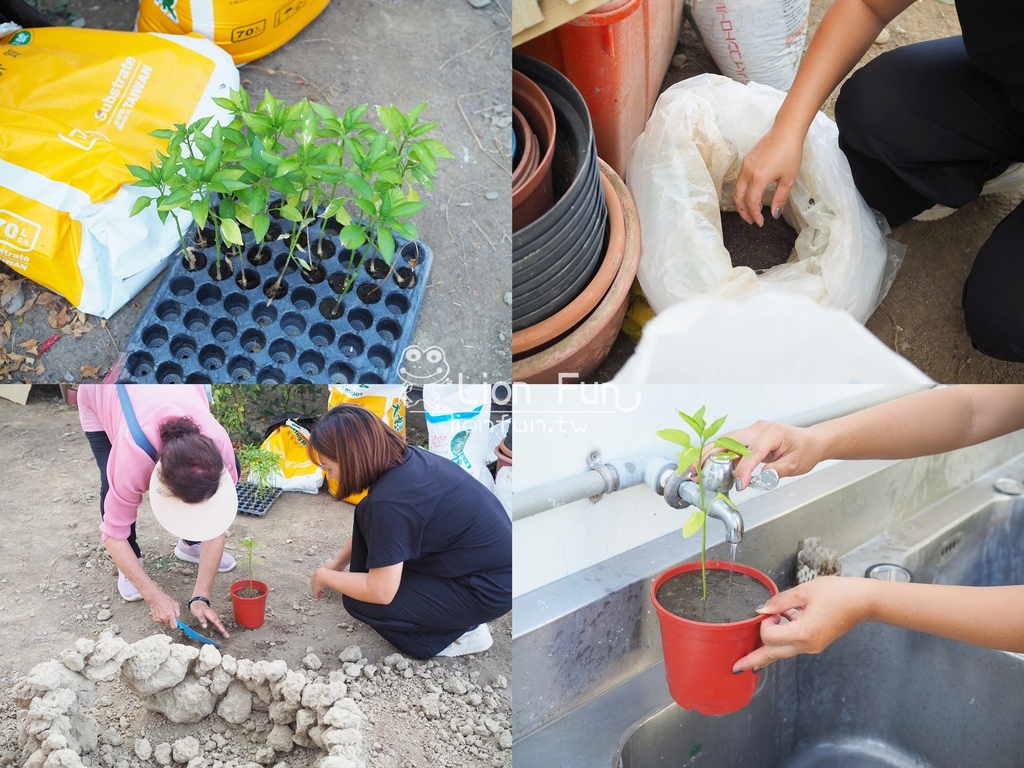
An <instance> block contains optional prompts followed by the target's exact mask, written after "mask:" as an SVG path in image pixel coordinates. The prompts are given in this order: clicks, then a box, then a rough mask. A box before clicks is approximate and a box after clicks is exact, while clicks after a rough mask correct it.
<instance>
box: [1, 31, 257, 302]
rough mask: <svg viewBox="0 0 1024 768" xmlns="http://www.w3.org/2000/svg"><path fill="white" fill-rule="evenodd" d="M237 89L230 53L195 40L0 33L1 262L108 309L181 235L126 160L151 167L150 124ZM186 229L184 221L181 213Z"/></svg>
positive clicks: (165, 123)
mask: <svg viewBox="0 0 1024 768" xmlns="http://www.w3.org/2000/svg"><path fill="white" fill-rule="evenodd" d="M232 88H238V70H237V69H235V67H234V65H233V64H232V62H231V57H229V56H228V55H227V54H225V53H224V52H223V51H221V50H220V49H219V48H217V47H216V46H215V45H213V44H212V43H210V42H208V41H206V40H203V39H202V38H199V37H191V36H190V37H183V36H177V37H168V36H165V35H140V34H137V33H134V32H111V31H106V30H97V29H76V28H71V27H46V28H38V29H22V30H18V31H16V32H13V33H11V34H7V35H3V36H0V125H2V126H3V129H2V140H0V259H2V260H3V261H4V263H6V264H7V265H8V266H10V267H11V268H12V269H14V270H15V271H16V272H18V273H19V274H21V275H24V276H25V277H27V278H29V279H30V280H33V281H35V282H37V283H39V284H40V285H43V286H45V287H46V288H49V289H51V290H53V291H55V292H57V293H59V294H60V295H62V296H64V297H65V298H66V299H67V300H68V301H70V302H71V303H72V304H73V305H75V306H76V307H77V308H78V309H80V310H82V311H83V312H87V313H90V314H95V315H99V316H100V317H110V316H111V315H112V314H114V312H116V311H117V310H118V309H120V308H121V307H122V306H123V305H124V304H125V303H126V302H127V301H128V300H129V299H131V298H132V297H133V296H135V294H136V293H138V292H139V291H140V290H141V289H142V288H144V287H145V286H146V284H147V283H148V282H149V281H150V280H151V279H152V278H153V277H154V276H155V275H156V274H157V273H158V272H159V271H160V270H161V269H162V268H163V266H164V265H165V263H166V260H167V258H168V257H169V256H170V255H171V253H172V251H173V250H174V249H175V247H176V246H177V243H178V235H177V230H176V229H175V227H174V223H173V222H172V221H170V220H168V222H167V224H166V225H164V224H162V223H161V222H160V219H159V217H158V216H157V213H156V209H155V207H150V208H148V209H146V210H145V211H143V212H142V213H141V214H139V215H137V216H130V213H131V210H132V206H133V205H134V203H135V201H136V200H137V199H138V198H139V197H141V196H143V195H144V193H146V192H148V191H149V190H144V189H141V188H138V187H132V186H129V185H130V184H131V182H133V181H135V178H134V177H133V176H132V175H131V173H129V172H128V169H127V167H126V165H127V164H133V165H141V166H143V167H149V164H150V163H151V162H153V161H155V160H156V152H157V149H163V148H164V147H165V146H166V141H164V140H161V139H156V138H154V137H152V136H150V135H149V133H150V132H151V131H153V130H156V129H158V128H169V127H171V126H173V125H174V124H175V123H189V122H192V121H193V120H196V119H198V118H200V117H204V116H207V115H215V116H217V117H218V119H222V120H223V121H224V122H227V116H226V113H225V112H224V110H222V109H221V108H220V107H217V106H216V105H214V103H213V101H212V99H213V98H214V97H218V96H227V95H228V92H229V90H230V89H232ZM179 220H181V224H182V227H183V228H184V227H187V226H188V225H189V224H190V223H191V220H190V219H188V218H186V217H182V216H180V214H179Z"/></svg>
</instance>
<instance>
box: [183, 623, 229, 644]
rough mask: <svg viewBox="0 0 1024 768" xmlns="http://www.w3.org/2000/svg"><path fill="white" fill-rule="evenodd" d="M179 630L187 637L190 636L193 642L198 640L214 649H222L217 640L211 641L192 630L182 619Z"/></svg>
mask: <svg viewBox="0 0 1024 768" xmlns="http://www.w3.org/2000/svg"><path fill="white" fill-rule="evenodd" d="M178 629H180V630H181V631H182V632H184V633H185V634H186V635H188V636H189V637H190V638H192V639H193V640H198V641H199V642H200V643H206V644H207V645H212V646H213V647H214V648H220V645H218V644H217V641H216V640H211V639H210V638H208V637H204V636H203V635H200V634H199V633H198V632H196V631H195V630H194V629H192V627H190V626H188V625H187V624H185V623H183V622H182V620H181V619H178Z"/></svg>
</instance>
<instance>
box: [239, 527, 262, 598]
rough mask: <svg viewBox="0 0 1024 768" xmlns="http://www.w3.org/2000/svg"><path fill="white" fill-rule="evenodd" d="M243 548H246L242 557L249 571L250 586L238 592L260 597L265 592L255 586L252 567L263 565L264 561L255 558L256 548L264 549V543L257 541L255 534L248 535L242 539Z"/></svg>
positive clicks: (247, 595) (243, 595)
mask: <svg viewBox="0 0 1024 768" xmlns="http://www.w3.org/2000/svg"><path fill="white" fill-rule="evenodd" d="M242 549H244V550H245V552H244V553H243V554H242V559H243V560H245V566H246V570H247V571H248V573H249V586H248V587H246V588H245V589H243V590H242V591H241V592H239V593H238V594H239V595H241V596H242V597H259V596H260V595H261V594H263V593H262V592H260V591H259V590H258V589H256V587H254V586H253V583H252V581H253V579H252V567H253V566H254V565H263V563H261V562H259V561H258V560H255V559H254V557H255V554H256V550H257V549H263V545H262V544H260V543H259V542H257V541H256V538H255V537H254V536H247V537H246V538H244V539H242Z"/></svg>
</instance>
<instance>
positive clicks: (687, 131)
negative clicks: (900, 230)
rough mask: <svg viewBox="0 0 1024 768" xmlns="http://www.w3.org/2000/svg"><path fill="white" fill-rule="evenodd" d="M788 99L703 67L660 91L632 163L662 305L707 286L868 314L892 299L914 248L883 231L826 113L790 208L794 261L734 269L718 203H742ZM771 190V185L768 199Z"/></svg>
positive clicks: (648, 281)
mask: <svg viewBox="0 0 1024 768" xmlns="http://www.w3.org/2000/svg"><path fill="white" fill-rule="evenodd" d="M784 97H785V94H783V93H782V92H781V91H777V90H775V89H774V88H770V87H768V86H766V85H760V84H757V83H750V84H749V85H740V84H739V83H737V82H734V81H733V80H730V79H729V78H727V77H722V76H720V75H710V74H706V75H698V76H697V77H694V78H690V79H689V80H684V81H683V82H680V83H676V84H675V85H673V86H672V87H670V88H668V89H667V90H666V91H665V92H664V93H663V94H662V95H661V96H660V98H659V99H658V102H657V104H656V105H655V107H654V113H653V114H652V115H651V117H650V119H649V120H648V121H647V126H646V128H645V129H644V132H643V133H642V134H641V135H640V136H639V137H638V138H637V140H636V141H635V142H634V143H633V146H632V148H631V150H630V157H629V163H628V167H627V171H626V180H627V183H628V186H629V189H630V192H631V193H632V194H633V199H634V200H635V201H636V207H637V211H638V212H639V215H640V226H641V231H642V232H643V245H642V250H641V255H640V266H639V268H638V270H637V278H638V279H639V281H640V285H641V287H642V288H643V291H644V295H645V296H646V297H647V300H648V301H649V302H650V305H651V307H652V308H653V309H654V311H655V312H661V311H662V310H664V309H665V308H667V307H669V306H671V305H673V304H675V303H677V302H680V301H683V300H684V299H688V298H691V297H693V296H698V295H702V294H717V295H721V296H724V297H727V298H737V299H738V298H743V297H746V296H750V295H753V294H755V293H757V292H759V291H787V292H791V293H798V294H801V295H804V296H806V297H808V298H810V299H813V300H814V301H816V302H817V303H819V304H820V305H822V306H825V307H831V308H835V309H843V310H846V311H847V312H849V313H850V314H852V315H853V316H854V317H856V318H857V319H858V320H860V321H861V322H865V321H866V320H867V319H868V318H869V317H870V316H871V313H872V312H874V310H875V309H876V308H877V307H878V305H879V304H880V303H881V301H882V299H883V298H884V297H885V293H886V291H887V290H888V289H889V286H890V285H891V283H892V280H893V278H894V277H895V276H896V270H897V269H898V268H899V264H900V262H901V261H902V257H903V252H904V250H905V248H902V247H900V246H899V245H898V244H896V243H892V242H887V241H886V239H885V238H884V237H883V234H882V230H881V229H880V227H879V221H878V220H876V217H875V215H874V214H873V213H872V212H871V210H870V209H869V208H868V207H867V205H866V204H865V202H864V200H863V198H861V196H860V193H859V192H858V191H857V188H856V187H855V186H854V183H853V177H852V175H851V173H850V166H849V163H847V161H846V156H845V155H843V153H842V151H841V150H840V149H839V145H838V130H837V128H836V125H835V123H834V122H832V121H831V120H829V119H828V118H827V117H826V116H825V115H824V114H821V113H819V114H818V115H817V116H816V117H815V118H814V121H813V122H812V123H811V127H810V130H809V131H808V133H807V138H806V140H805V141H804V150H803V161H802V164H801V166H800V173H799V175H798V176H797V180H796V183H795V184H794V185H793V188H792V190H791V192H790V196H789V200H788V202H787V203H786V206H785V209H784V210H783V217H784V218H785V221H786V223H788V224H789V225H790V226H791V227H793V229H795V230H796V231H797V233H798V234H797V238H796V244H795V246H794V249H793V253H792V254H791V255H790V257H789V260H788V261H787V262H786V263H784V264H779V265H777V266H775V267H772V268H771V269H768V270H766V271H765V272H763V273H761V274H756V273H755V272H754V270H752V269H750V268H749V267H734V266H733V264H732V259H731V257H730V255H729V252H728V251H727V250H726V249H725V246H724V244H723V240H722V220H721V211H735V210H736V209H735V206H734V205H733V202H732V196H733V190H734V189H735V186H736V180H737V178H738V177H739V171H740V164H741V162H742V160H743V157H744V155H746V154H747V153H748V152H749V151H750V150H751V149H752V148H753V146H754V144H756V143H757V142H758V141H759V140H760V138H761V137H762V136H763V135H764V134H765V133H766V132H767V131H768V129H769V128H770V127H771V125H772V121H773V120H774V118H775V113H776V112H777V111H778V108H779V106H780V105H781V104H782V100H783V98H784ZM773 190H774V186H773V185H770V186H769V187H768V189H767V190H766V192H765V196H764V199H763V201H762V204H764V205H767V204H768V203H770V201H771V194H772V192H773ZM882 225H883V226H884V220H883V221H882Z"/></svg>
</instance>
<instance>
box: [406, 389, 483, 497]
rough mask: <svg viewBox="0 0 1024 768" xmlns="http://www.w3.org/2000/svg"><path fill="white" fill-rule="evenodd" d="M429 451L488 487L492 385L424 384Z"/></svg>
mask: <svg viewBox="0 0 1024 768" xmlns="http://www.w3.org/2000/svg"><path fill="white" fill-rule="evenodd" d="M423 410H424V411H425V412H426V418H427V433H428V435H429V436H430V452H431V453H436V454H437V455H438V456H442V457H444V458H446V459H448V460H450V461H453V462H455V463H456V464H458V465H459V466H460V467H462V468H463V469H464V470H466V471H467V472H469V474H471V475H472V476H473V477H475V478H476V479H477V480H479V481H480V482H481V483H483V484H484V485H486V486H487V487H488V488H490V487H491V486H492V485H493V484H494V481H493V479H492V478H491V471H490V469H488V468H487V459H488V456H489V455H490V456H491V457H493V456H494V453H493V451H488V442H489V440H490V432H491V388H490V386H489V385H487V384H427V385H426V386H424V387H423Z"/></svg>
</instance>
